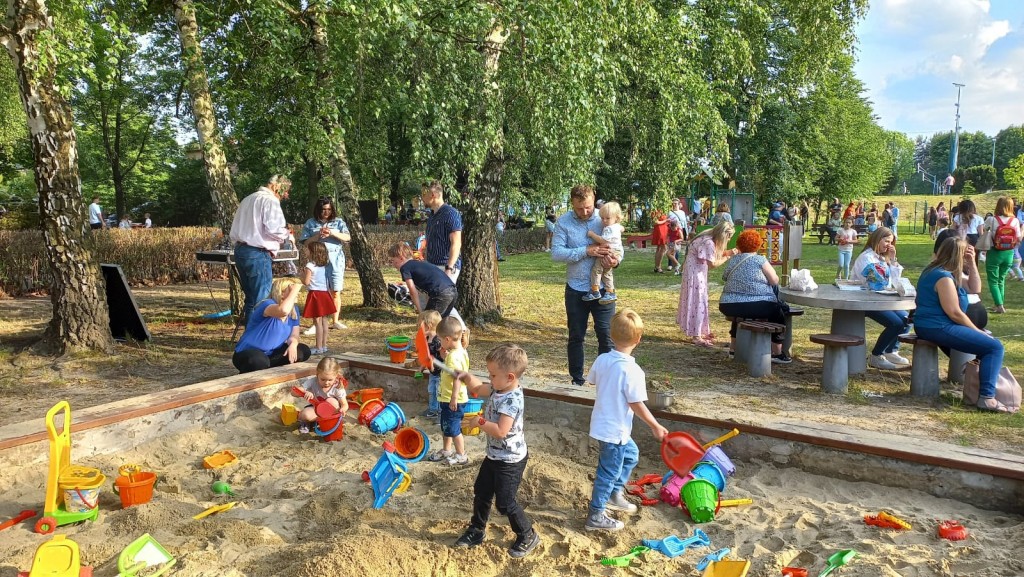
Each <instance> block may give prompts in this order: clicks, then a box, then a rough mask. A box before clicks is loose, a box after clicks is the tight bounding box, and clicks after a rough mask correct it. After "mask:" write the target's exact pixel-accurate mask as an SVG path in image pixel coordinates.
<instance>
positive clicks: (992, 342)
mask: <svg viewBox="0 0 1024 577" xmlns="http://www.w3.org/2000/svg"><path fill="white" fill-rule="evenodd" d="M914 332H915V333H917V336H919V337H921V338H922V339H924V340H926V341H931V342H933V343H935V344H937V345H940V346H945V347H949V348H952V349H956V350H958V351H963V352H965V353H970V354H972V355H974V356H976V357H978V360H979V361H981V367H980V368H979V370H978V384H979V386H978V397H980V398H990V397H994V396H996V379H998V378H999V369H1001V368H1002V367H1003V343H1002V342H1000V341H999V339H995V338H992V337H990V336H988V335H986V334H985V333H983V332H981V331H976V330H974V329H971V328H968V327H965V326H963V325H957V324H953V323H950V324H949V325H947V326H945V327H942V328H941V329H929V328H925V327H918V326H915V327H914Z"/></svg>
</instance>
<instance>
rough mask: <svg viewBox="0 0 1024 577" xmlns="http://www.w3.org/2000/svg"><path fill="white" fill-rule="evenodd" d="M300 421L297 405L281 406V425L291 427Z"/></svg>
mask: <svg viewBox="0 0 1024 577" xmlns="http://www.w3.org/2000/svg"><path fill="white" fill-rule="evenodd" d="M297 420H299V411H298V410H297V409H296V408H295V405H291V404H288V405H281V424H282V425H284V426H286V427H290V426H292V425H294V424H295V421H297Z"/></svg>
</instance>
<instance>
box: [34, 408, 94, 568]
mask: <svg viewBox="0 0 1024 577" xmlns="http://www.w3.org/2000/svg"><path fill="white" fill-rule="evenodd" d="M57 413H63V419H62V422H61V430H60V432H59V433H58V432H57V426H56V423H55V422H54V419H55V418H56V417H57ZM46 432H47V434H48V435H49V437H50V465H49V471H48V472H47V476H46V501H45V502H44V504H43V517H42V518H41V519H39V521H37V522H36V526H35V530H36V533H42V534H44V535H48V534H50V533H53V531H54V529H56V528H57V527H59V526H61V525H68V524H70V523H78V522H80V521H94V520H96V518H97V517H98V516H99V513H100V510H99V507H97V505H98V501H99V499H98V498H97V497H98V495H99V488H100V487H101V486H102V485H103V483H104V481H106V477H104V476H103V473H100V472H99V471H98V470H97V469H91V468H88V467H80V466H76V465H72V464H71V405H69V404H68V402H67V401H61V402H59V403H57V404H56V405H54V406H53V407H51V408H50V410H49V411H47V412H46ZM58 489H62V490H63V491H64V495H63V496H64V498H63V499H60V501H64V502H63V503H61V502H60V501H59V500H58V498H59V497H60V495H59V494H58ZM69 494H70V495H71V496H72V497H73V498H72V500H71V503H68V502H67V500H66V498H67V497H68V495H69ZM90 500H91V503H90ZM62 539H63V537H62ZM54 541H57V539H54ZM51 542H52V541H51ZM68 543H70V545H66V544H63V545H55V546H54V547H55V548H68V549H73V550H74V558H75V560H76V561H77V558H78V545H76V544H75V543H74V542H73V541H69V542H68ZM45 545H46V544H45V543H44V546H45ZM42 549H43V547H42V546H41V547H40V551H42ZM61 550H62V551H63V550H64V549H61ZM36 554H37V556H38V555H39V552H38V551H37V553H36ZM37 558H38V557H37ZM76 566H77V563H76ZM55 574H58V573H55Z"/></svg>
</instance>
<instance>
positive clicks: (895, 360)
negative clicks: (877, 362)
mask: <svg viewBox="0 0 1024 577" xmlns="http://www.w3.org/2000/svg"><path fill="white" fill-rule="evenodd" d="M882 356H883V357H885V360H887V361H889V362H890V363H892V364H894V365H897V366H901V367H905V366H908V365H910V359H908V358H906V357H904V356H901V355H900V353H899V351H893V352H891V353H885V354H884V355H882Z"/></svg>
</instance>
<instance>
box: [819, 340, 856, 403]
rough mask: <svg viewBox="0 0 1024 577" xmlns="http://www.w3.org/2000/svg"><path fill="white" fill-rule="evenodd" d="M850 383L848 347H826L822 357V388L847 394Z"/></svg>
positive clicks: (833, 392) (834, 393)
mask: <svg viewBox="0 0 1024 577" xmlns="http://www.w3.org/2000/svg"><path fill="white" fill-rule="evenodd" d="M849 383H850V364H849V356H848V355H847V352H846V347H828V346H826V347H825V356H824V357H823V359H822V373H821V390H822V391H824V392H826V393H830V394H833V395H845V394H846V390H847V388H848V385H849Z"/></svg>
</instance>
